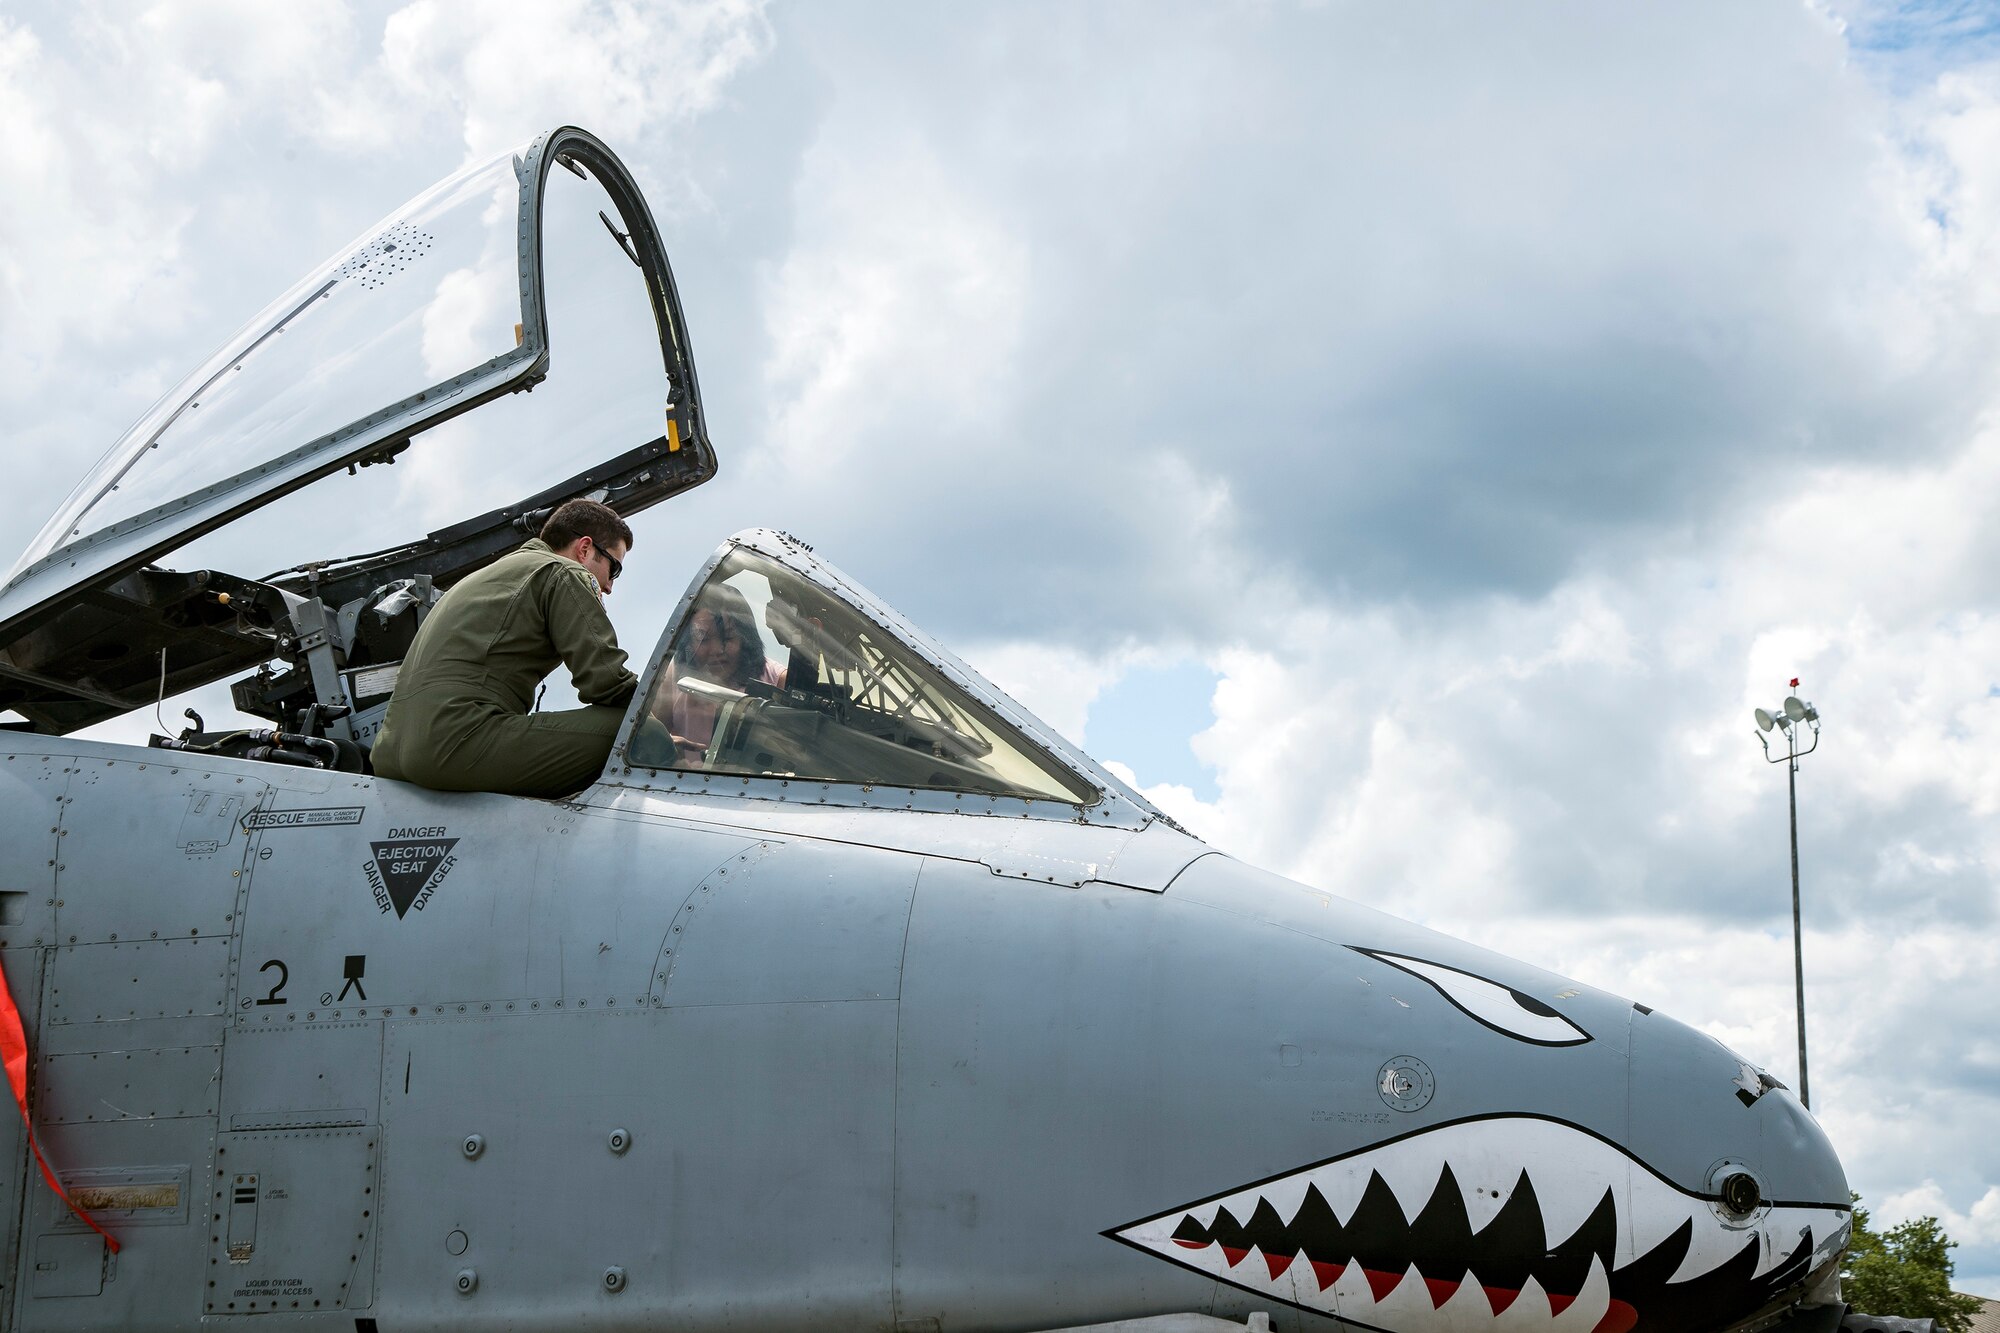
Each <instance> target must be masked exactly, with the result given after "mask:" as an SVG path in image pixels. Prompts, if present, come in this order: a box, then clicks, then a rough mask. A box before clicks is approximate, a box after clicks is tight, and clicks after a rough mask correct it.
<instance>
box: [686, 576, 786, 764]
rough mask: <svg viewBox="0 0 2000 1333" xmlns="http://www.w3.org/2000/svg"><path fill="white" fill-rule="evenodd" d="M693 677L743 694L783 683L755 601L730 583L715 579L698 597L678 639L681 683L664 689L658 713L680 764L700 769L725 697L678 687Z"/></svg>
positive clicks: (783, 677) (782, 684)
mask: <svg viewBox="0 0 2000 1333" xmlns="http://www.w3.org/2000/svg"><path fill="white" fill-rule="evenodd" d="M688 677H693V678H694V679H696V680H699V681H705V682H707V683H708V684H711V685H719V686H722V687H723V688H724V689H727V690H733V691H735V692H737V693H739V694H746V693H760V692H761V691H759V690H758V689H757V688H756V687H757V686H760V685H761V686H765V687H770V688H778V689H782V688H783V687H784V684H785V668H783V667H781V666H779V665H778V664H777V663H776V662H772V661H770V660H769V659H768V658H767V657H766V656H765V653H764V638H763V636H762V635H761V634H759V633H758V632H757V621H756V618H755V617H754V616H753V615H752V614H751V611H750V603H749V602H748V601H746V600H745V599H744V597H743V594H742V593H740V592H738V591H737V590H736V589H734V588H732V587H730V586H729V585H728V584H726V583H711V584H710V585H709V586H707V587H706V588H703V589H702V590H701V595H700V596H699V597H697V598H696V599H695V606H694V610H693V611H691V612H690V613H689V614H688V621H687V624H685V625H683V626H682V627H681V632H680V635H679V637H678V638H677V639H676V640H675V641H674V656H673V680H674V681H675V682H676V683H675V685H674V686H673V687H671V688H669V689H667V690H666V691H664V692H663V694H662V697H661V699H660V703H659V704H656V705H655V711H654V716H655V717H658V718H659V720H660V721H661V722H662V723H664V724H665V726H666V728H667V730H668V731H670V732H671V733H673V738H674V749H675V751H676V753H677V754H678V755H679V763H680V765H681V766H683V767H694V768H698V767H700V766H701V758H702V754H703V752H704V751H706V750H707V749H708V743H709V741H710V740H711V739H713V738H714V736H715V719H716V715H717V714H718V713H719V712H720V711H721V709H722V703H723V700H722V699H720V698H713V697H704V696H703V695H700V694H697V693H695V692H694V691H692V690H686V689H681V688H679V685H678V682H679V681H681V680H683V679H686V678H688ZM661 704H663V705H665V706H664V708H662V707H661V706H660V705H661Z"/></svg>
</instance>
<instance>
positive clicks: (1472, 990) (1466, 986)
mask: <svg viewBox="0 0 2000 1333" xmlns="http://www.w3.org/2000/svg"><path fill="white" fill-rule="evenodd" d="M1348 947H1350V948H1354V946H1352V945H1350V946H1348ZM1354 951H1355V952H1356V953H1363V954H1367V955H1368V956H1369V957H1370V958H1373V959H1375V960H1376V961H1377V962H1381V963H1387V964H1388V965H1389V966H1390V967H1393V968H1396V969H1397V970H1399V971H1402V972H1407V973H1409V974H1410V975H1411V976H1413V977H1416V978H1417V979H1418V980H1419V981H1422V982H1424V983H1426V984H1427V985H1429V986H1430V987H1431V988H1432V989H1434V990H1435V991H1437V993H1438V994H1440V995H1442V996H1444V998H1445V999H1447V1000H1449V1001H1450V1002H1451V1003H1452V1005H1453V1006H1454V1007H1456V1008H1457V1009H1459V1010H1460V1011H1461V1012H1463V1013H1464V1014H1465V1015H1466V1016H1467V1017H1469V1018H1472V1019H1474V1020H1475V1021H1477V1022H1480V1023H1483V1024H1485V1025H1486V1026H1487V1027H1489V1028H1492V1029H1493V1030H1494V1031H1495V1032H1503V1033H1505V1034H1506V1035H1508V1036H1510V1037H1512V1038H1514V1039H1515V1040H1516V1041H1525V1042H1530V1043H1532V1044H1534V1045H1536V1046H1581V1045H1582V1044H1583V1043H1584V1042H1587V1041H1589V1040H1590V1039H1591V1038H1590V1034H1589V1033H1588V1032H1585V1031H1584V1030H1583V1029H1582V1028H1580V1027H1578V1026H1577V1025H1576V1024H1574V1023H1572V1022H1570V1021H1569V1020H1568V1019H1567V1018H1565V1017H1563V1016H1562V1015H1561V1014H1559V1013H1557V1012H1556V1011H1555V1010H1554V1009H1552V1008H1550V1007H1549V1006H1548V1005H1546V1004H1544V1003H1543V1002H1542V1001H1540V1000H1538V999H1536V998H1535V997H1534V996H1532V995H1528V994H1525V993H1523V992H1521V991H1517V990H1515V989H1514V988H1513V987H1512V986H1503V985H1501V984H1500V983H1499V982H1497V981H1489V980H1487V979H1486V978H1485V977H1481V976H1475V975H1473V974H1472V973H1470V972H1464V971H1461V970H1459V969H1458V968H1455V967H1446V966H1445V965H1444V964H1443V963H1432V962H1427V961H1425V960H1424V959H1422V958H1410V957H1407V956H1405V955H1403V954H1396V953H1381V952H1378V951H1377V950H1374V949H1361V948H1354Z"/></svg>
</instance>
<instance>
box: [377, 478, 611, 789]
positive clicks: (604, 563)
mask: <svg viewBox="0 0 2000 1333" xmlns="http://www.w3.org/2000/svg"><path fill="white" fill-rule="evenodd" d="M631 548H632V529H630V528H629V527H627V526H625V520H624V519H622V518H620V517H618V513H617V511H616V510H614V509H612V508H611V507H610V506H609V505H602V504H598V503H597V502H596V501H594V500H571V501H569V502H568V503H567V504H564V505H563V506H561V507H560V508H558V509H557V510H556V511H555V513H553V514H551V515H549V521H548V522H547V523H545V524H544V525H543V526H542V535H541V536H540V537H539V538H536V539H535V540H532V541H529V542H527V543H525V544H524V545H522V546H521V547H520V548H519V549H518V550H516V551H514V552H512V553H511V554H509V555H504V556H502V557H501V558H500V559H498V560H496V561H494V562H493V563H492V564H490V565H488V566H487V567H486V568H484V569H482V570H480V571H479V572H478V573H476V574H469V575H467V576H466V577H465V578H463V579H461V580H460V581H459V582H458V583H456V584H454V585H453V586H452V589H451V591H449V592H447V593H446V594H445V595H444V597H443V599H442V600H441V601H439V602H438V604H437V605H436V606H435V607H433V608H432V610H431V613H430V615H429V616H427V617H426V618H425V619H424V623H423V625H422V626H421V627H420V628H419V629H418V630H417V638H416V642H415V643H413V644H411V645H410V653H409V656H408V657H406V658H405V659H404V660H403V665H402V669H401V671H400V672H399V673H398V674H397V677H396V690H395V693H394V695H392V696H391V698H390V700H389V712H388V715H387V716H386V717H384V718H383V720H382V730H381V732H380V734H379V735H378V736H377V737H376V740H375V748H374V750H373V752H372V753H371V754H370V760H371V762H372V763H373V764H374V766H375V771H376V772H377V773H378V774H380V775H381V776H383V777H385V778H401V779H402V780H404V781H406V782H415V783H420V784H422V785H423V786H426V787H435V788H437V789H439V790H441V791H493V792H502V793H506V794H508V795H514V796H564V795H567V794H569V793H570V792H573V791H578V790H580V789H582V788H583V787H586V786H588V785H589V784H590V783H591V781H592V780H593V779H595V778H596V777H597V775H598V774H599V773H601V772H603V771H604V761H605V758H606V757H607V756H608V755H609V754H610V753H611V741H612V738H613V735H614V734H615V733H616V732H617V730H618V724H619V722H620V721H621V720H623V718H624V716H625V705H626V704H627V703H628V702H629V701H630V700H631V698H632V691H633V690H634V689H635V688H637V686H638V683H639V682H638V678H637V677H635V676H634V675H633V674H632V672H631V671H630V670H628V669H627V668H626V666H625V654H624V652H623V651H622V650H621V649H620V648H619V647H618V635H617V633H616V632H615V631H614V630H613V629H612V628H611V620H610V618H609V617H608V616H606V615H605V614H604V598H605V596H606V594H608V593H609V592H610V591H611V585H612V582H613V581H614V580H615V579H617V577H618V575H619V573H620V572H621V571H622V570H623V568H624V559H625V554H626V552H627V551H629V550H631ZM558 661H560V662H562V663H563V664H564V665H565V666H567V667H568V668H569V674H570V678H571V679H572V680H573V681H574V682H575V684H576V693H577V697H578V698H580V699H582V700H583V703H584V706H583V707H582V708H572V709H568V710H566V711H563V712H557V713H531V712H529V711H528V710H529V708H530V706H531V705H532V703H533V701H534V697H535V687H536V686H537V685H538V684H540V683H541V680H542V678H543V677H544V676H546V675H548V674H549V672H551V671H553V670H554V669H555V665H556V663H557V662H558Z"/></svg>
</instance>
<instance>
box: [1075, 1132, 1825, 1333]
mask: <svg viewBox="0 0 2000 1333" xmlns="http://www.w3.org/2000/svg"><path fill="white" fill-rule="evenodd" d="M1847 1228H1848V1210H1847V1208H1846V1207H1844V1206H1837V1205H1833V1204H1825V1203H1792V1202H1784V1201H1773V1202H1768V1203H1767V1202H1762V1201H1760V1202H1758V1203H1757V1205H1756V1206H1755V1207H1754V1209H1753V1210H1752V1211H1750V1212H1748V1213H1744V1214H1735V1213H1732V1212H1731V1211H1730V1210H1729V1207H1728V1205H1726V1204H1725V1203H1723V1202H1722V1201H1721V1200H1720V1199H1719V1198H1716V1197H1714V1196H1711V1195H1707V1194H1697V1193H1693V1192H1691V1191H1688V1190H1685V1189H1682V1188H1680V1187H1679V1186H1676V1185H1674V1184H1672V1183H1670V1182H1669V1181H1667V1180H1666V1179H1665V1178H1664V1177H1662V1176H1661V1175H1659V1174H1658V1173H1657V1172H1655V1171H1653V1170H1652V1169H1651V1168H1650V1167H1648V1166H1646V1165H1645V1164H1644V1163H1643V1162H1640V1161H1639V1160H1638V1159H1636V1158H1634V1157H1632V1156H1630V1155H1629V1154H1627V1153H1626V1152H1625V1151H1624V1150H1623V1149H1621V1148H1619V1147H1617V1146H1615V1145H1613V1144H1611V1143H1609V1142H1607V1141H1605V1140H1604V1139H1602V1138H1600V1137H1598V1136H1597V1135H1595V1134H1593V1133H1591V1132H1589V1131H1587V1130H1584V1129H1581V1128H1579V1127H1577V1126H1574V1125H1569V1124H1566V1123H1564V1122H1562V1121H1557V1120H1551V1119H1545V1118H1542V1117H1539V1116H1493V1117H1484V1118H1479V1119H1473V1120H1463V1121H1458V1122H1455V1123H1452V1124H1447V1125H1442V1126H1439V1127H1437V1128H1434V1129H1429V1130H1423V1131H1419V1132H1418V1133H1415V1134H1411V1135H1408V1136H1405V1137H1403V1138H1400V1139H1395V1140H1392V1141H1390V1142H1388V1143H1385V1144H1378V1145H1376V1146H1375V1147H1372V1148H1367V1149H1363V1150H1361V1151H1359V1152H1356V1153H1351V1154H1349V1155H1347V1156H1345V1157H1338V1158H1334V1159H1332V1160H1330V1161H1326V1162H1321V1163H1319V1164H1317V1165H1314V1166H1308V1167H1303V1168H1301V1169H1299V1170H1297V1171H1293V1172H1290V1173H1289V1174H1286V1175H1283V1176H1278V1177H1275V1178H1273V1179H1270V1180H1266V1181H1263V1182H1260V1183H1258V1184H1254V1185H1248V1186H1244V1187H1243V1188H1240V1189H1237V1190H1234V1191H1232V1192H1229V1193H1226V1194H1220V1195H1216V1196H1214V1197H1212V1198H1208V1199H1204V1200H1201V1201H1199V1202H1196V1203H1190V1204H1185V1205H1182V1206H1181V1207H1178V1208H1173V1209H1169V1210H1168V1211H1166V1212H1164V1213H1159V1214H1157V1215H1155V1216H1152V1217H1148V1218H1145V1219H1142V1220H1140V1221H1137V1222H1133V1223H1131V1224H1129V1225H1127V1226H1123V1227H1117V1228H1114V1229H1112V1230H1109V1231H1106V1232H1105V1233H1104V1234H1105V1235H1106V1236H1109V1237H1110V1238H1112V1239H1114V1240H1118V1241H1122V1242H1123V1243H1125V1244H1127V1245H1130V1246H1133V1247H1134V1248H1136V1249H1139V1250H1141V1251H1144V1252H1145V1253H1148V1254H1151V1255H1154V1256H1156V1257H1158V1258H1162V1259H1167V1260H1170V1261H1172V1262H1174V1263H1177V1264H1180V1265H1181V1266H1183V1267H1185V1268H1191V1269H1193V1270H1195V1271H1196V1272H1199V1273H1205V1274H1207V1275H1209V1276H1211V1277H1215V1278H1218V1279H1220V1280H1221V1281H1224V1282H1227V1283H1229V1284H1230V1285H1232V1286H1236V1287H1241V1288H1243V1289H1245V1290H1247V1291H1251V1292H1255V1293H1257V1294H1258V1295H1261V1296H1267V1297H1270V1298H1272V1299H1275V1300H1280V1301H1283V1302H1285V1303H1286V1304H1290V1305H1295V1306H1298V1307H1300V1308H1301V1309H1305V1310H1311V1311H1314V1312H1315V1313H1319V1314H1327V1315H1334V1316H1336V1317H1338V1318H1340V1319H1343V1320H1346V1321H1348V1322H1350V1323H1353V1324H1357V1325H1360V1326H1362V1327H1367V1328H1374V1329H1381V1330H1387V1331H1388V1333H1417V1330H1424V1331H1425V1333H1435V1331H1437V1330H1454V1331H1455V1330H1461V1329H1463V1330H1475V1329H1546V1330H1563V1331H1564V1333H1569V1331H1570V1330H1575V1331H1576V1333H1655V1331H1665V1330H1676V1331H1679V1330H1694V1329H1709V1328H1722V1327H1725V1326H1727V1325H1728V1324H1729V1323H1731V1322H1733V1321H1734V1320H1735V1319H1739V1318H1741V1317H1743V1316H1745V1315H1748V1314H1750V1313H1752V1312H1753V1311H1755V1310H1757V1309H1759V1308H1760V1307H1762V1306H1764V1305H1765V1304H1767V1303H1769V1302H1770V1301H1772V1300H1774V1299H1776V1298H1777V1297H1779V1296H1781V1295H1782V1294H1784V1293H1786V1292H1787V1291H1789V1290H1790V1289H1792V1288H1795V1287H1798V1286H1800V1285H1801V1284H1803V1283H1804V1282H1805V1280H1806V1279H1807V1277H1808V1276H1809V1275H1811V1274H1815V1273H1817V1272H1818V1271H1819V1270H1820V1269H1821V1268H1822V1267H1823V1266H1824V1265H1826V1264H1827V1263H1829V1262H1830V1261H1831V1260H1832V1259H1833V1258H1834V1257H1835V1256H1836V1255H1837V1254H1838V1253H1839V1251H1840V1248H1841V1246H1842V1245H1843V1244H1844V1243H1845V1241H1846V1236H1847Z"/></svg>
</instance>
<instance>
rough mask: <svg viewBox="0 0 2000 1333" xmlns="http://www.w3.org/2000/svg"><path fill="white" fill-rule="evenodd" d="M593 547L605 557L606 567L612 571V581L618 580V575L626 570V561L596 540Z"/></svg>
mask: <svg viewBox="0 0 2000 1333" xmlns="http://www.w3.org/2000/svg"><path fill="white" fill-rule="evenodd" d="M591 549H592V550H593V551H596V552H597V553H598V554H599V555H601V556H603V557H604V564H605V567H606V568H608V569H609V570H610V571H611V581H612V582H613V583H616V582H618V576H619V575H620V574H623V573H624V572H625V562H624V561H622V560H620V559H619V558H618V557H617V556H615V555H613V554H611V552H609V551H607V550H605V549H604V548H603V547H602V546H599V545H597V543H595V542H592V543H591Z"/></svg>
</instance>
